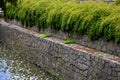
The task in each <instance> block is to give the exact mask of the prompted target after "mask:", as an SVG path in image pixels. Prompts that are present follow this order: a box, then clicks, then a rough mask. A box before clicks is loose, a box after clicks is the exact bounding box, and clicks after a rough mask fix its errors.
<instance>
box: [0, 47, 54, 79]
mask: <svg viewBox="0 0 120 80" xmlns="http://www.w3.org/2000/svg"><path fill="white" fill-rule="evenodd" d="M0 80H54V79H53V78H52V77H51V76H48V75H46V74H45V73H44V72H43V70H41V69H40V68H39V67H37V66H35V65H33V64H30V63H28V62H27V61H25V60H24V59H23V58H21V57H20V56H19V55H18V54H16V53H14V52H12V51H10V50H9V49H6V48H5V47H3V46H2V47H1V45H0Z"/></svg>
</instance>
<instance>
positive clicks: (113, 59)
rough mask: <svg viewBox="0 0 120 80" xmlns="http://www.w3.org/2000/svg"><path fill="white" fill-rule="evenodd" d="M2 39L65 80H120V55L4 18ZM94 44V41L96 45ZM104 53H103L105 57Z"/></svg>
mask: <svg viewBox="0 0 120 80" xmlns="http://www.w3.org/2000/svg"><path fill="white" fill-rule="evenodd" d="M0 41H1V42H2V43H4V44H5V45H6V46H7V47H8V48H10V49H12V50H14V51H16V53H19V54H20V55H21V56H22V57H24V58H25V59H27V60H28V61H31V62H32V63H34V64H37V65H38V66H41V67H44V68H45V69H46V70H47V71H50V70H55V71H56V72H58V73H59V74H61V75H62V78H63V80H120V58H119V57H117V56H114V55H110V54H107V53H103V52H98V51H96V50H93V49H90V48H87V47H84V46H81V45H78V44H64V43H63V40H60V39H57V38H54V37H49V38H40V37H39V33H37V32H34V31H31V30H28V29H24V28H21V27H18V26H15V25H13V24H9V23H6V22H4V21H3V20H1V21H0ZM92 45H94V44H92ZM101 55H102V56H101Z"/></svg>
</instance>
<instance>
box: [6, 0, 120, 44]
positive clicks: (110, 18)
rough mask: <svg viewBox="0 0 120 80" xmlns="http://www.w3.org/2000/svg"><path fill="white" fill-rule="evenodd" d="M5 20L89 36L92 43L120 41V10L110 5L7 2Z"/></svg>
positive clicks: (51, 0) (38, 0) (31, 0)
mask: <svg viewBox="0 0 120 80" xmlns="http://www.w3.org/2000/svg"><path fill="white" fill-rule="evenodd" d="M6 11H7V13H6V16H5V18H6V19H17V20H18V21H21V23H22V24H23V25H26V26H30V27H32V26H37V27H38V28H39V29H41V28H51V29H55V30H63V31H66V32H71V33H73V32H76V33H79V34H81V35H83V34H86V35H88V36H89V37H90V38H91V39H92V40H96V39H99V38H100V37H103V38H104V39H105V40H106V41H109V40H115V41H116V42H120V7H119V6H116V5H114V4H107V3H94V2H91V3H87V2H86V3H76V2H73V1H67V2H66V1H65V0H23V1H22V2H21V3H20V2H18V3H17V6H14V5H11V4H10V3H7V10H6Z"/></svg>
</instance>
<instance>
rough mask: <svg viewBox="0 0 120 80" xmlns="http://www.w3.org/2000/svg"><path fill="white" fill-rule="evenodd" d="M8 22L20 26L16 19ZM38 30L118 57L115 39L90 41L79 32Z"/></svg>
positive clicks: (119, 45) (119, 54)
mask: <svg viewBox="0 0 120 80" xmlns="http://www.w3.org/2000/svg"><path fill="white" fill-rule="evenodd" d="M8 22H10V23H12V24H16V25H20V26H22V25H21V23H20V22H18V21H16V20H11V21H8ZM30 29H32V30H35V31H37V32H38V29H37V28H30ZM39 32H40V33H48V34H52V35H53V36H54V37H56V38H59V39H63V40H65V39H69V38H70V39H74V40H75V41H76V42H77V44H80V45H83V46H86V47H89V48H93V49H96V50H99V51H103V52H107V53H109V54H112V55H116V56H119V57H120V44H117V43H115V41H109V42H106V41H105V40H103V39H102V38H100V39H98V40H96V41H91V40H90V38H89V37H88V36H87V35H83V36H81V35H80V34H77V33H65V32H63V31H55V30H51V29H44V30H43V29H42V30H40V31H39Z"/></svg>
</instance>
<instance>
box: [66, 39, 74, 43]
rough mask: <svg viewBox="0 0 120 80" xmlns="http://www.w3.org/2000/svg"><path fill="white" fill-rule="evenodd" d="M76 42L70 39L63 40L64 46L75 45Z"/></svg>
mask: <svg viewBox="0 0 120 80" xmlns="http://www.w3.org/2000/svg"><path fill="white" fill-rule="evenodd" d="M75 43H76V42H75V41H74V40H72V39H67V40H64V44H75Z"/></svg>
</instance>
